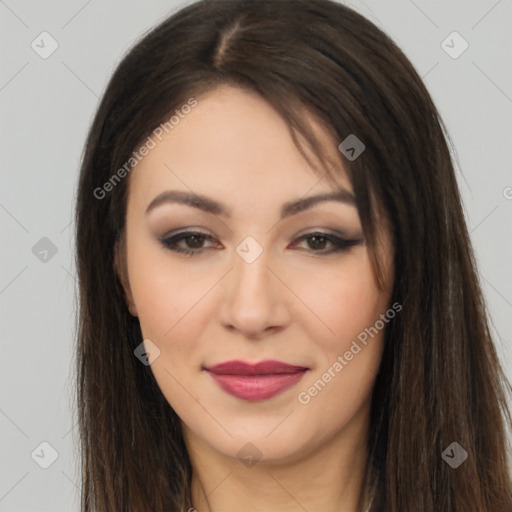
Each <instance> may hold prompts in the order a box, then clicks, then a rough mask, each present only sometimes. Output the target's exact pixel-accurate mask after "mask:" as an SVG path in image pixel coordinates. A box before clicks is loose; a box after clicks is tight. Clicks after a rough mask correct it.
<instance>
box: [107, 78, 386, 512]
mask: <svg viewBox="0 0 512 512" xmlns="http://www.w3.org/2000/svg"><path fill="white" fill-rule="evenodd" d="M197 100H198V105H197V106H196V107H195V108H194V109H193V110H192V112H191V113H190V114H188V115H187V116H185V117H184V119H182V120H180V123H179V124H178V125H177V126H175V128H174V129H173V130H172V132H170V133H169V134H168V135H167V136H166V137H165V139H164V140H162V141H161V142H160V143H158V144H157V146H156V147H155V148H154V149H152V150H151V151H150V152H149V154H148V155H147V156H146V157H145V158H144V159H143V160H142V161H141V162H140V163H139V164H138V165H137V166H136V168H135V169H134V171H132V174H131V175H130V177H129V179H130V187H129V196H128V205H127V219H126V233H125V234H126V238H125V240H124V242H123V244H122V247H120V248H118V249H117V250H116V264H117V268H118V272H119V275H120V277H121V280H122V282H123V286H124V289H125V292H126V298H127V303H128V306H129V308H130V312H131V313H132V315H135V316H138V318H139V320H140V325H141V329H142V333H143V337H144V339H150V340H151V341H152V342H153V343H154V344H156V345H157V346H158V348H159V350H160V355H159V356H158V357H157V358H156V359H155V361H154V362H153V363H152V364H151V369H152V371H153V374H154V376H155V378H156V380H157V382H158V385H159V386H160V388H161V390H162V392H163V394H164V395H165V397H166V399H167V400H168V402H169V404H170V405H171V406H172V407H173V408H174V410H175V411H176V412H177V414H178V415H179V417H180V418H181V422H182V428H183V433H184V437H185V441H186V444H187V447H188V450H189V454H190V458H191V461H192V465H193V467H194V479H193V504H194V508H195V509H196V510H198V511H199V512H203V511H215V512H218V511H222V512H231V511H239V510H249V511H268V510H274V511H282V512H285V511H301V510H304V509H305V510H322V511H324V512H331V511H332V512H334V511H336V512H349V511H350V512H354V511H357V510H360V509H361V507H362V504H363V501H364V478H363V477H364V471H365V464H366V457H367V451H366V441H367V436H368V428H369V412H370V397H371V391H372V387H373V384H374V380H375V377H376V374H377V371H378V367H379V363H380V360H381V356H382V341H383V335H384V330H381V331H379V334H378V335H376V336H374V337H373V338H371V339H370V341H369V343H368V344H367V345H366V346H365V347H364V348H363V349H362V350H361V351H360V352H359V353H358V354H357V355H356V356H354V358H353V359H352V360H351V361H350V362H348V364H347V365H346V366H345V367H344V368H343V370H342V371H341V372H339V373H336V376H335V377H334V378H332V379H331V381H330V382H329V383H328V384H327V385H326V386H325V388H324V389H323V390H322V391H321V392H319V393H318V394H317V395H316V396H314V397H312V398H311V400H310V402H309V403H308V404H306V405H303V404H301V403H300V402H299V400H298V394H299V392H302V391H307V390H308V388H309V387H310V386H311V385H312V384H313V383H314V382H315V381H317V380H318V379H319V378H321V377H322V374H324V373H325V372H326V371H327V369H328V368H329V367H332V365H333V363H334V362H335V361H337V358H338V356H340V355H343V354H344V353H345V352H346V351H347V350H349V348H350V346H351V343H352V342H353V340H355V339H356V338H357V336H358V334H360V333H361V332H362V331H363V330H364V329H365V328H367V327H369V326H373V325H374V324H375V322H376V320H378V319H379V316H380V315H381V314H383V313H385V312H386V310H387V309H388V308H389V307H390V305H389V299H390V294H389V290H391V287H392V282H393V269H392V267H391V261H392V259H391V254H392V248H391V244H390V239H389V232H388V231H385V230H384V229H383V231H382V241H383V242H382V251H383V255H384V256H385V263H386V268H387V269H388V270H387V274H386V275H387V291H381V290H379V289H378V287H377V283H376V281H375V276H374V274H373V271H372V267H371V263H370V259H369V254H368V250H367V247H366V245H365V242H364V237H363V232H362V227H361V223H360V219H359V216H358V212H357V209H356V208H355V207H354V206H352V205H349V204H344V203H340V202H335V201H327V202H322V203H318V204H316V205H315V206H314V207H312V208H311V209H309V210H305V211H303V212H301V213H299V214H296V215H293V216H290V217H288V218H285V219H283V220H281V221H280V220H279V213H280V209H281V205H282V204H283V203H285V202H287V201H290V200H293V199H298V198H301V197H303V196H305V195H308V196H309V195H314V194H317V193H321V192H330V191H332V190H334V188H333V185H332V184H328V183H327V182H326V180H322V179H320V177H319V176H318V175H317V174H315V173H314V171H313V170H312V168H311V167H310V165H309V164H308V163H307V161H306V160H305V159H304V158H303V157H302V156H301V155H300V153H299V151H298V149H297V148H296V146H295V145H294V143H293V140H292V138H291V136H290V133H289V129H288V127H287V125H286V124H285V122H284V121H283V120H282V119H281V118H280V117H279V115H278V114H277V113H276V111H275V110H273V109H272V107H271V106H270V105H269V104H268V103H266V102H265V101H264V100H263V99H262V98H260V97H259V96H258V95H256V94H255V93H251V92H247V91H244V90H241V89H238V88H233V87H231V86H226V85H223V86H220V87H219V88H217V89H215V90H214V91H210V92H209V93H207V94H205V95H204V96H200V97H198V98H197ZM306 115H307V114H306ZM309 119H310V121H311V123H312V126H313V128H314V130H315V132H316V133H317V134H319V136H320V137H321V138H322V139H321V140H322V143H324V144H325V147H326V151H328V152H329V154H330V155H331V157H332V158H333V159H334V160H335V161H336V160H337V161H338V162H340V164H339V167H340V171H339V179H338V182H339V184H340V185H341V186H343V187H344V188H346V189H347V190H349V191H352V189H351V186H350V182H349V181H348V178H347V176H346V174H345V172H344V170H343V169H342V167H341V159H340V154H339V152H338V150H337V145H338V144H339V142H340V141H336V140H334V139H333V138H331V137H330V136H329V134H328V133H327V132H325V131H324V130H323V129H322V127H321V125H320V124H319V123H316V122H315V121H314V119H313V117H312V116H310V117H309ZM165 190H182V191H187V192H190V191H193V192H195V193H197V194H205V195H207V196H209V197H212V198H214V199H216V200H217V201H220V202H222V203H224V204H225V205H226V207H227V208H228V209H229V210H230V211H231V217H230V218H226V217H223V216H221V215H214V214H211V213H207V212H203V211H201V210H199V209H196V208H193V207H191V206H186V205H182V204H176V203H174V204H171V203H167V204H162V205H160V206H158V207H156V208H154V209H153V210H151V211H150V213H148V214H146V213H145V211H146V208H147V207H148V205H149V204H150V203H151V201H152V200H153V199H154V198H155V197H156V196H157V195H159V194H160V193H161V192H163V191H165ZM191 228H193V230H198V231H201V232H203V233H205V234H207V235H210V236H212V237H213V239H214V241H213V242H212V241H209V240H208V239H204V240H203V241H202V242H201V241H200V242H197V241H195V242H194V241H193V240H192V241H191V240H190V239H188V245H187V240H182V241H181V242H179V247H182V248H189V249H190V248H192V249H194V248H196V250H200V248H201V247H202V248H203V249H202V252H200V253H197V254H196V255H194V256H191V257H190V256H186V255H182V254H179V253H176V252H173V251H171V250H170V249H169V248H166V247H165V246H163V245H162V243H161V241H160V239H161V238H162V237H164V236H167V237H168V236H169V235H171V234H174V233H175V232H178V231H181V232H183V231H188V230H189V229H191ZM333 230H340V231H342V232H343V233H345V234H346V235H347V238H348V239H362V242H361V243H359V244H357V245H354V246H352V247H350V248H348V249H347V250H346V251H340V252H335V253H331V254H326V253H327V252H328V251H329V250H330V249H331V248H332V247H333V246H332V244H331V243H330V242H329V241H328V240H327V241H324V242H323V245H322V241H321V242H320V243H317V245H315V243H314V241H312V240H311V239H309V242H308V240H307V239H306V240H302V241H300V240H299V238H300V236H302V235H304V234H307V233H312V232H314V231H322V232H326V233H332V231H333ZM247 236H252V237H253V238H254V239H255V240H256V241H257V242H258V244H259V245H260V246H261V248H262V249H263V252H262V254H261V255H260V256H259V257H258V258H256V260H255V261H253V262H252V263H247V262H246V261H245V260H244V259H243V258H241V257H240V256H239V254H237V252H236V248H237V246H238V245H239V244H240V243H241V242H242V241H243V240H244V239H245V238H246V237H247ZM298 240H299V241H298ZM194 244H195V245H194ZM233 359H241V360H244V361H248V362H252V363H254V362H258V361H262V360H265V359H275V360H279V361H283V362H286V363H289V364H295V365H299V366H306V367H308V368H309V371H308V372H307V373H306V374H305V375H304V377H303V378H302V380H301V381H300V382H299V383H298V384H296V385H294V386H293V387H292V388H290V389H288V390H286V391H285V392H283V393H281V394H279V395H277V396H275V397H273V398H271V399H268V400H264V401H259V402H248V401H244V400H241V399H239V398H236V397H233V396H231V395H229V394H227V393H226V392H224V391H223V390H222V389H221V388H220V387H219V386H218V385H217V384H216V383H215V382H214V381H213V379H212V378H211V376H210V374H208V372H206V371H204V370H203V367H204V366H208V365H212V364H217V363H220V362H224V361H229V360H233ZM248 442H250V443H252V445H254V446H255V447H256V448H257V450H258V451H259V452H260V453H261V458H260V459H259V461H258V462H257V463H256V464H255V465H253V466H252V467H247V466H246V465H245V464H243V463H242V462H241V460H240V459H239V457H238V456H237V453H238V452H239V451H240V450H241V449H242V447H244V446H245V445H246V443H248ZM246 450H247V448H246ZM262 489H264V492H262Z"/></svg>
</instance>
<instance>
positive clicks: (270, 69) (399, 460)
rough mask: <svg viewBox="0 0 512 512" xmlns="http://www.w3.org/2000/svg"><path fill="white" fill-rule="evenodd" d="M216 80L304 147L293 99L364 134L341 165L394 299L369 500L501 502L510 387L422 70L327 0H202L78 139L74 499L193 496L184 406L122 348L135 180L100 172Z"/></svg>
mask: <svg viewBox="0 0 512 512" xmlns="http://www.w3.org/2000/svg"><path fill="white" fill-rule="evenodd" d="M219 84H232V85H236V86H239V87H244V88H247V89H250V90H251V91H255V92H257V93H259V94H261V95H262V97H263V98H265V99H266V100H267V101H268V102H269V103H270V104H271V105H272V106H273V107H274V108H275V109H276V110H277V111H278V112H279V113H280V114H281V115H282V117H283V119H285V120H286V122H287V123H288V126H289V127H290V133H291V134H292V136H293V137H294V140H295V142H296V144H297V147H298V148H299V150H301V152H302V149H301V144H300V143H299V137H301V136H302V137H303V138H301V139H300V140H303V141H306V143H307V144H308V145H309V147H311V148H313V149H314V151H315V153H316V154H317V156H319V157H320V158H321V159H323V154H322V151H321V148H320V146H319V144H318V141H317V140H316V139H315V137H314V136H313V132H312V130H311V127H310V126H308V125H307V124H305V121H304V116H303V115H302V110H301V109H303V108H306V109H307V110H308V111H309V112H311V113H313V114H314V115H315V116H316V117H317V118H318V119H320V120H321V121H322V123H323V125H324V126H325V128H326V129H328V130H329V131H330V132H331V133H333V134H334V135H335V137H336V140H339V142H340V143H341V142H342V141H343V140H344V139H345V138H346V137H347V136H348V135H350V134H355V135H356V136H357V137H358V138H359V139H360V140H361V141H363V143H364V145H365V151H364V152H363V153H362V154H361V156H359V158H357V159H355V160H353V161H350V159H347V158H344V159H343V165H344V167H345V168H346V169H347V172H348V173H349V178H350V181H351V183H352V187H353V190H354V192H355V195H356V198H357V207H358V211H359V215H360V218H361V222H362V226H363V230H364V233H365V237H366V239H367V241H368V247H369V250H370V254H371V255H372V256H374V260H373V261H374V264H375V271H376V272H377V275H379V274H378V273H379V268H380V267H379V259H378V258H377V255H376V251H375V248H376V236H377V228H378V226H379V223H380V222H381V215H380V214H379V212H384V213H385V215H386V217H387V218H388V219H389V223H390V229H391V232H392V237H393V242H394V266H395V269H396V278H395V282H394V286H393V291H392V298H391V302H392V303H393V302H395V301H396V302H398V303H400V304H401V305H402V311H401V313H400V315H398V316H397V317H396V318H395V321H394V322H392V323H391V324H390V325H389V326H388V330H387V331H386V336H385V345H384V353H383V359H382V363H381V367H380V370H379V373H378V376H377V379H376V382H375V387H374V392H373V397H372V410H371V431H370V436H369V441H368V442H369V453H370V457H369V460H368V464H367V476H368V475H370V474H371V475H372V478H375V479H377V480H376V482H377V484H378V485H377V494H376V498H375V500H374V502H373V505H372V508H371V510H372V511H373V512H377V511H389V512H430V511H432V512H434V511H435V512H472V511H475V512H476V511H478V512H482V511H485V512H504V511H510V510H512V491H511V488H512V485H511V478H510V473H509V468H508V457H507V439H506V425H507V422H508V424H509V425H510V424H511V417H510V411H509V409H508V406H507V401H506V398H507V395H506V391H507V390H508V391H510V385H509V384H508V382H507V381H506V379H505V375H504V373H503V371H502V369H501V367H500V364H499V360H498V357H497V354H496V351H495V348H494V346H493V340H492V337H491V334H490V330H489V325H488V320H487V312H486V307H485V303H484V300H483V297H482V292H481V288H480V284H479V281H478V277H477V272H476V263H475V257H474V253H473V249H472V245H471V241H470V238H469V235H468V230H467V227H466V223H465V218H464V214H463V209H462V206H461V199H460V195H459V191H458V187H457V182H456V177H455V172H454V164H453V162H452V160H451V156H450V150H449V147H450V146H451V142H450V139H449V137H448V134H447V131H446V128H445V127H444V125H443V122H442V120H441V118H440V116H439V114H438V112H437V110H436V107H435V106H434V104H433V102H432V99H431V97H430V95H429V93H428V91H427V89H426V88H425V86H424V84H423V83H422V81H421V79H420V77H419V76H418V74H417V73H416V71H415V69H414V68H413V66H412V64H411V63H410V62H409V61H408V60H407V58H406V57H405V56H404V54H403V53H402V51H401V50H400V49H399V48H398V47H397V46H396V44H395V43H394V42H393V41H392V40H391V39H390V38H389V37H388V36H387V35H386V34H385V33H383V32H382V31H381V30H380V29H379V28H377V27H376V26H375V25H374V24H373V23H371V22H370V21H368V20H367V19H365V18H364V17H363V16H361V15H359V14H358V13H356V12H355V11H354V10H352V9H350V8H348V7H346V6H343V5H340V4H338V3H335V2H332V1H330V0H314V1H313V0H278V1H275V0H274V1H267V0H259V1H251V0H229V1H225V0H222V1H216V0H210V1H208V0H203V1H199V2H196V3H193V4H191V5H188V6H187V7H185V8H183V9H181V10H180V11H179V12H177V13H176V14H174V15H173V16H171V17H169V18H168V19H166V20H165V21H164V22H163V23H161V24H160V25H159V26H157V27H156V28H154V29H153V30H151V31H150V32H149V33H148V34H147V35H145V36H144V37H143V39H142V40H141V41H139V42H138V43H137V44H136V45H135V46H134V47H133V48H132V49H131V50H130V51H129V52H128V54H127V55H126V56H125V57H124V58H123V60H122V62H121V63H120V64H119V65H118V67H117V69H116V70H115V72H114V74H113V76H112V78H111V80H110V82H109V84H108V87H107V89H106V92H105V93H104V95H103V98H102V100H101V104H100V106H99V108H98V111H97V113H96V116H95V118H94V121H93V123H92V126H91V128H90V131H89V135H88V138H87V142H86V146H85V150H84V156H83V163H82V167H81V173H80V179H79V185H78V198H77V206H76V251H77V269H78V277H79V291H80V293H79V321H78V340H77V367H76V372H77V411H78V421H79V429H80V448H81V453H80V460H81V468H80V469H81V474H82V511H83V512H91V511H101V512H106V511H109V512H126V511H130V512H142V511H144V512H146V511H148V510H153V511H163V510H166V511H175V512H177V511H181V510H187V509H188V507H191V506H192V504H191V500H190V481H191V473H192V468H191V464H190V460H189V458H188V455H187V450H186V447H185V444H184V441H183V437H182V433H181V429H180V425H179V418H178V417H177V415H176V413H175V412H174V411H173V409H172V408H171V406H170V405H169V404H168V402H167V401H166V399H165V397H164V396H163V394H162V393H161V391H160V389H159V387H158V385H157V383H156V381H155V379H154V377H153V375H152V372H151V369H150V367H149V366H145V365H143V364H141V363H140V361H139V360H138V359H137V358H136V357H134V353H133V351H134V349H135V347H137V346H138V345H139V344H140V343H141V341H142V334H141V330H140V325H139V322H138V320H137V318H134V317H132V316H131V315H130V313H129V311H128V308H127V307H126V301H125V297H124V295H123V290H122V287H121V284H120V281H119V278H118V275H117V273H116V271H115V266H114V247H115V246H116V244H117V243H118V241H119V240H120V239H121V236H122V233H123V230H124V225H125V217H126V198H127V193H128V184H129V175H127V176H126V177H124V174H123V179H119V180H117V181H116V182H115V183H114V184H112V182H111V186H110V187H104V184H105V183H107V182H108V181H109V180H111V178H112V176H113V175H114V174H116V172H117V171H118V170H119V169H120V168H122V167H123V165H125V163H126V162H127V161H129V160H130V156H131V155H132V153H133V151H134V149H136V148H137V147H138V146H139V145H140V144H141V141H143V140H144V138H145V137H148V136H149V135H150V134H151V133H152V131H153V130H154V129H155V127H157V126H158V125H159V124H160V123H161V122H163V121H164V120H165V119H167V118H168V117H169V115H170V113H171V112H173V111H175V109H177V108H179V107H180V106H181V105H183V104H185V103H186V102H187V99H188V98H190V97H195V98H198V99H199V101H200V95H201V94H202V93H204V92H206V91H209V90H211V89H212V88H214V87H216V86H218V85H219ZM297 134H298V135H299V137H298V136H297ZM303 154H304V153H303ZM341 158H342V155H341V153H340V159H341ZM132 167H133V170H132V171H131V172H137V171H136V166H132ZM326 168H327V171H325V175H326V176H328V177H329V176H334V178H335V175H334V174H333V173H335V172H336V171H334V170H333V169H335V167H334V166H326ZM125 169H126V167H125ZM126 174H129V173H126ZM117 175H118V177H119V176H120V174H119V173H118V174H117ZM98 189H101V190H102V192H101V194H100V193H98V192H97V191H98ZM95 191H96V193H95ZM453 442H457V443H458V444H459V445H460V446H461V447H463V448H464V450H465V451H466V452H467V453H468V458H467V459H466V460H465V461H464V463H463V464H461V465H460V466H459V467H458V468H457V469H453V468H452V467H451V466H450V465H449V464H447V462H446V461H445V459H443V457H442V453H443V451H444V450H445V449H446V448H447V447H449V446H450V445H451V443H453Z"/></svg>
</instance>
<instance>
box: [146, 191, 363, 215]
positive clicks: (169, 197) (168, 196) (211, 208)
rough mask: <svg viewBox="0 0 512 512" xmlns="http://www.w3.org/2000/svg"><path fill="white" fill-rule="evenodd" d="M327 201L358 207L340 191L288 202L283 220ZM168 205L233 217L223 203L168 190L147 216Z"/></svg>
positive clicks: (350, 197)
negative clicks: (184, 206) (154, 210)
mask: <svg viewBox="0 0 512 512" xmlns="http://www.w3.org/2000/svg"><path fill="white" fill-rule="evenodd" d="M325 201H337V202H340V203H343V204H347V205H349V206H353V207H356V198H355V196H354V195H353V194H352V193H351V192H349V191H348V190H346V189H343V188H342V189H339V190H337V191H336V192H329V193H324V194H317V195H314V196H309V197H305V198H300V199H296V200H293V201H288V202H286V203H284V204H283V206H282V207H281V219H284V218H286V217H290V216H292V215H296V214H298V213H300V212H302V211H304V210H308V209H309V208H312V207H313V206H315V205H316V204H318V203H321V202H325ZM167 203H178V204H184V205H187V206H191V207H193V208H198V209H199V210H203V211H205V212H209V213H212V214H214V215H219V216H224V217H227V218H230V217H231V212H230V211H229V210H228V209H227V208H226V206H225V205H223V204H222V203H219V202H217V201H216V200H215V199H212V198H211V197H208V196H204V195H201V194H195V193H193V192H185V191H181V190H166V191H165V192H162V193H161V194H159V195H158V196H156V197H155V198H154V199H153V200H152V201H151V203H150V204H149V206H148V207H147V209H146V214H148V213H149V212H150V211H151V210H153V209H155V208H156V207H157V206H161V205H163V204H167Z"/></svg>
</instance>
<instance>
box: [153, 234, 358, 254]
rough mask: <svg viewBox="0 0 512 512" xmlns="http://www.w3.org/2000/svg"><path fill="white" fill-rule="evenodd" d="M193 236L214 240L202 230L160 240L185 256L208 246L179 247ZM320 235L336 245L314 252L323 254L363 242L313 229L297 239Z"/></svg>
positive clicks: (341, 250)
mask: <svg viewBox="0 0 512 512" xmlns="http://www.w3.org/2000/svg"><path fill="white" fill-rule="evenodd" d="M193 236H196V237H197V236H198V237H200V239H204V240H209V241H212V240H214V239H213V237H211V236H210V235H207V234H205V233H201V232H200V231H184V232H182V233H178V234H177V235H173V236H170V237H167V238H162V239H161V240H160V242H161V243H162V245H163V246H164V248H166V249H168V250H170V251H174V252H177V253H180V254H183V255H184V256H194V255H196V254H200V253H202V252H203V251H204V250H205V249H206V248H204V247H202V248H200V249H183V248H179V247H177V244H178V242H181V241H182V240H186V239H187V238H191V237H193ZM315 236H316V237H319V238H321V239H326V240H328V241H329V242H330V243H331V244H332V245H333V246H334V247H333V248H332V249H330V250H328V251H314V250H312V252H313V253H318V254H320V255H321V256H323V255H328V254H333V253H337V252H343V251H347V250H348V249H349V248H350V247H352V246H354V245H358V244H359V243H361V242H362V240H345V239H343V238H339V237H337V236H335V235H332V234H330V233H323V232H321V231H313V232H311V233H307V234H306V235H303V236H301V237H299V238H298V239H297V241H298V242H302V241H303V240H307V239H310V238H313V237H315Z"/></svg>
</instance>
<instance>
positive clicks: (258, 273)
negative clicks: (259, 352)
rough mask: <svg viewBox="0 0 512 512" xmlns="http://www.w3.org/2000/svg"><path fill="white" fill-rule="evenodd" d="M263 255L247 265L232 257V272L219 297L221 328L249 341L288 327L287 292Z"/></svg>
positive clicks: (242, 260)
mask: <svg viewBox="0 0 512 512" xmlns="http://www.w3.org/2000/svg"><path fill="white" fill-rule="evenodd" d="M275 266H276V265H273V264H272V262H271V261H269V258H268V257H267V253H266V251H263V253H262V254H260V256H259V257H258V258H256V259H255V260H254V261H252V262H251V263H248V262H247V261H245V260H244V259H243V258H242V257H240V256H239V254H237V253H234V255H233V268H232V270H231V271H230V272H229V274H228V275H227V276H226V278H225V280H224V283H223V284H222V287H221V290H220V293H221V300H220V306H219V316H220V321H221V323H222V325H223V326H224V327H225V328H226V329H228V330H231V331H238V332H239V333H241V334H243V335H244V336H246V337H248V338H251V339H261V338H262V337H264V336H265V335H266V334H269V333H271V332H275V331H278V330H282V329H284V328H285V327H286V326H287V325H288V324H289V323H290V314H289V308H288V305H287V301H288V300H289V299H290V297H289V294H290V292H289V291H288V294H287V288H286V286H285V285H284V284H283V282H282V280H281V279H280V278H279V277H278V272H276V270H275V269H274V268H272V267H275Z"/></svg>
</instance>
